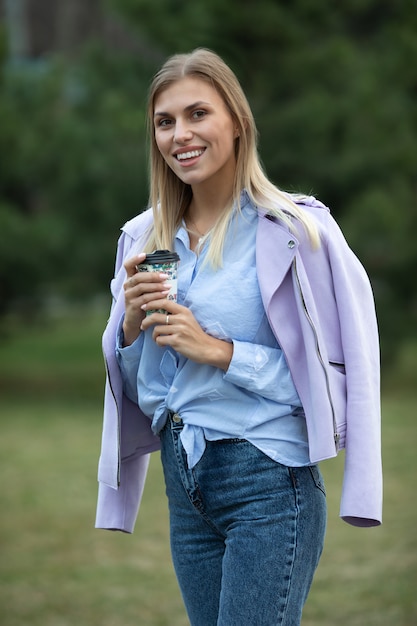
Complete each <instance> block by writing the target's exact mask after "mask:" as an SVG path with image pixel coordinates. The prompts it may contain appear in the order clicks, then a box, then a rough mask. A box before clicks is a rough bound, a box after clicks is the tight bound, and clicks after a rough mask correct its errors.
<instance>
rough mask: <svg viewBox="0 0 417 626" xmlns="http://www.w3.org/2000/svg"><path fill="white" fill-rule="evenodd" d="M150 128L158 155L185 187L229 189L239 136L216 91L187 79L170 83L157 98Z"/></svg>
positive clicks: (198, 81) (198, 80) (232, 178)
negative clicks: (206, 186)
mask: <svg viewBox="0 0 417 626" xmlns="http://www.w3.org/2000/svg"><path fill="white" fill-rule="evenodd" d="M154 128H155V140H156V143H157V146H158V148H159V151H160V153H161V155H162V156H163V158H164V159H165V161H166V162H167V164H168V165H169V167H170V168H171V169H172V171H173V172H174V173H175V174H176V175H177V176H178V178H180V179H181V180H182V181H183V182H184V183H186V184H188V185H191V186H192V187H193V188H196V187H197V186H201V185H207V184H209V185H210V187H211V186H212V185H216V186H217V188H219V187H218V186H219V185H221V186H222V187H223V188H224V186H225V185H226V186H232V185H233V180H234V175H235V167H236V160H235V150H234V143H235V139H236V137H237V135H238V133H237V131H236V129H235V127H234V124H233V119H232V116H231V115H230V113H229V111H228V109H227V108H226V105H225V103H224V102H223V99H222V97H221V96H220V95H219V94H218V92H217V91H216V89H214V87H212V86H211V85H209V84H208V83H206V82H205V81H203V80H200V79H198V78H191V77H187V78H182V79H180V80H178V81H177V82H176V83H173V84H172V85H171V86H170V87H168V88H167V89H165V90H164V91H162V92H161V93H160V94H159V95H158V96H157V98H156V100H155V107H154Z"/></svg>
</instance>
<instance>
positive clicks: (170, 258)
mask: <svg viewBox="0 0 417 626" xmlns="http://www.w3.org/2000/svg"><path fill="white" fill-rule="evenodd" d="M179 260H180V257H179V256H178V254H177V253H176V252H171V250H155V252H151V253H150V254H147V255H146V258H145V260H144V261H142V263H151V264H152V263H155V264H156V263H172V262H176V261H179ZM140 265H141V264H140Z"/></svg>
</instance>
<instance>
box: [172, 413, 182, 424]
mask: <svg viewBox="0 0 417 626" xmlns="http://www.w3.org/2000/svg"><path fill="white" fill-rule="evenodd" d="M172 421H173V422H175V423H176V424H179V423H180V422H181V421H182V420H181V417H180V416H179V415H178V413H174V415H173V416H172Z"/></svg>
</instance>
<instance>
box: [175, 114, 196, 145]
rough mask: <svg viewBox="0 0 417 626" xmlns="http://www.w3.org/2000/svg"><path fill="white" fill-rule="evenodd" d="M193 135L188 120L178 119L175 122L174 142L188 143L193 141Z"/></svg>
mask: <svg viewBox="0 0 417 626" xmlns="http://www.w3.org/2000/svg"><path fill="white" fill-rule="evenodd" d="M192 136H193V133H192V130H191V128H190V126H189V125H188V123H187V120H183V119H177V120H176V122H175V132H174V141H176V142H177V143H186V142H187V141H190V139H192Z"/></svg>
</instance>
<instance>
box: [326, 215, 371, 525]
mask: <svg viewBox="0 0 417 626" xmlns="http://www.w3.org/2000/svg"><path fill="white" fill-rule="evenodd" d="M328 220H329V224H328V225H329V230H328V241H327V246H328V253H329V260H330V265H331V269H332V275H333V283H334V291H335V297H336V303H337V307H338V311H339V320H340V333H341V340H342V348H343V354H344V359H345V369H346V388H347V408H346V424H347V430H346V444H345V468H344V479H343V489H342V500H341V508H340V515H341V517H342V519H344V520H345V521H346V522H348V523H350V524H353V525H355V526H377V525H379V524H380V523H381V519H382V461H381V408H380V357H379V337H378V328H377V319H376V312H375V304H374V297H373V292H372V288H371V284H370V281H369V279H368V276H367V274H366V272H365V270H364V268H363V266H362V265H361V263H360V261H359V260H358V259H357V257H356V256H355V255H354V253H353V252H352V251H351V250H350V248H349V247H348V245H347V243H346V240H345V238H344V236H343V234H342V232H341V230H340V228H339V227H338V225H337V224H336V222H335V221H334V220H333V218H332V217H331V216H330V215H329V216H328Z"/></svg>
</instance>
